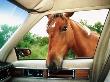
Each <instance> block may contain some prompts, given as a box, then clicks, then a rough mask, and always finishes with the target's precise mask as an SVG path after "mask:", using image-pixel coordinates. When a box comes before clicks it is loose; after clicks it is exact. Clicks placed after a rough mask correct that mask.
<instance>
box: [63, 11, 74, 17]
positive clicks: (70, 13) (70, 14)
mask: <svg viewBox="0 0 110 82" xmlns="http://www.w3.org/2000/svg"><path fill="white" fill-rule="evenodd" d="M73 14H74V12H66V13H64V15H65V16H66V17H71V16H72V15H73Z"/></svg>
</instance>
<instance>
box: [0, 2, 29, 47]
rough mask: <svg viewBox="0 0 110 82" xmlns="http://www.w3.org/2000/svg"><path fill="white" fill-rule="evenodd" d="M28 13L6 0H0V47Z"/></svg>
mask: <svg viewBox="0 0 110 82" xmlns="http://www.w3.org/2000/svg"><path fill="white" fill-rule="evenodd" d="M27 15H28V13H27V12H26V11H24V10H22V9H20V8H19V7H17V6H15V5H14V4H11V3H10V2H8V1H7V0H0V48H1V47H2V46H3V45H4V44H5V43H6V41H7V40H8V39H9V38H10V37H11V35H12V34H13V33H14V32H15V31H16V30H17V28H18V27H19V26H20V25H21V24H22V23H23V22H24V20H25V19H26V17H27Z"/></svg>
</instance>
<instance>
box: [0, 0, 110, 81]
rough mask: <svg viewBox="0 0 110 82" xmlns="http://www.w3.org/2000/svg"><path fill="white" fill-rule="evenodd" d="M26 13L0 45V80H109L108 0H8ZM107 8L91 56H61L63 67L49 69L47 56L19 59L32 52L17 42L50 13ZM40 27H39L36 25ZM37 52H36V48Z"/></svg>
mask: <svg viewBox="0 0 110 82" xmlns="http://www.w3.org/2000/svg"><path fill="white" fill-rule="evenodd" d="M7 2H9V3H10V4H13V5H15V6H17V7H18V8H20V9H23V10H24V11H26V12H27V13H28V16H27V17H26V19H25V21H24V22H23V24H21V25H20V26H19V28H18V29H17V30H16V31H15V32H14V33H13V35H11V37H10V38H9V39H8V40H7V42H6V43H5V44H4V45H3V46H2V47H1V49H0V82H51V81H53V82H61V81H63V82H110V72H109V70H110V0H83V1H82V0H65V1H64V0H7ZM101 9H107V10H108V12H107V16H106V19H105V22H104V27H103V31H102V33H101V36H100V39H99V42H98V45H97V49H96V52H95V56H94V58H86V57H85V58H78V57H76V58H75V59H71V60H66V59H65V60H63V64H62V70H60V71H56V72H53V71H49V70H48V68H47V67H46V59H34V60H33V59H31V60H28V59H26V60H22V59H21V60H20V59H19V58H20V57H21V58H23V57H29V56H31V54H32V53H33V52H32V51H31V49H29V48H17V47H16V45H17V44H18V43H19V41H20V40H21V39H22V38H23V37H24V36H25V34H26V33H28V32H29V31H30V30H31V29H32V28H33V26H34V25H35V24H37V23H38V22H39V21H40V20H41V19H42V18H43V17H45V16H47V15H49V14H56V13H64V12H79V11H90V10H101ZM38 28H39V27H38ZM36 53H37V52H36Z"/></svg>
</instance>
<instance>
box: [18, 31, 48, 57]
mask: <svg viewBox="0 0 110 82" xmlns="http://www.w3.org/2000/svg"><path fill="white" fill-rule="evenodd" d="M17 47H19V48H29V49H30V50H31V51H32V54H31V56H29V57H24V58H22V57H21V58H20V59H46V56H47V49H48V37H39V36H36V35H33V34H32V33H30V32H29V33H27V34H26V35H25V36H24V38H23V40H21V41H20V42H19V43H18V45H17Z"/></svg>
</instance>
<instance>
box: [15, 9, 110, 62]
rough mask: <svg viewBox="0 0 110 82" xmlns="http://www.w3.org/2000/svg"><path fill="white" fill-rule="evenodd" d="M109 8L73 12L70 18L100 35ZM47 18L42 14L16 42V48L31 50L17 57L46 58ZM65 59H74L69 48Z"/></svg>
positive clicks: (23, 58) (47, 41)
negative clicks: (25, 54)
mask: <svg viewBox="0 0 110 82" xmlns="http://www.w3.org/2000/svg"><path fill="white" fill-rule="evenodd" d="M108 11H109V9H101V10H90V11H79V12H75V13H74V14H73V15H72V16H71V19H72V20H73V21H75V22H78V23H79V24H81V25H83V26H86V27H87V28H89V29H90V30H91V31H94V32H96V33H98V34H99V36H101V32H102V30H103V27H104V23H105V20H106V17H107V14H108ZM47 23H48V18H47V16H44V17H43V18H42V19H41V20H40V21H39V22H38V23H37V24H36V25H35V26H34V27H33V28H32V29H31V30H30V32H28V33H27V34H26V35H25V36H24V38H23V39H22V40H21V41H20V42H19V43H18V45H17V46H16V48H28V49H30V50H31V55H29V56H25V57H23V56H19V59H22V60H25V59H31V60H32V59H34V60H35V59H46V58H47V54H48V43H49V40H48V38H49V35H48V33H47ZM65 58H66V59H74V58H75V53H74V52H73V51H72V50H71V49H70V50H69V52H68V55H67V56H66V57H65Z"/></svg>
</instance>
